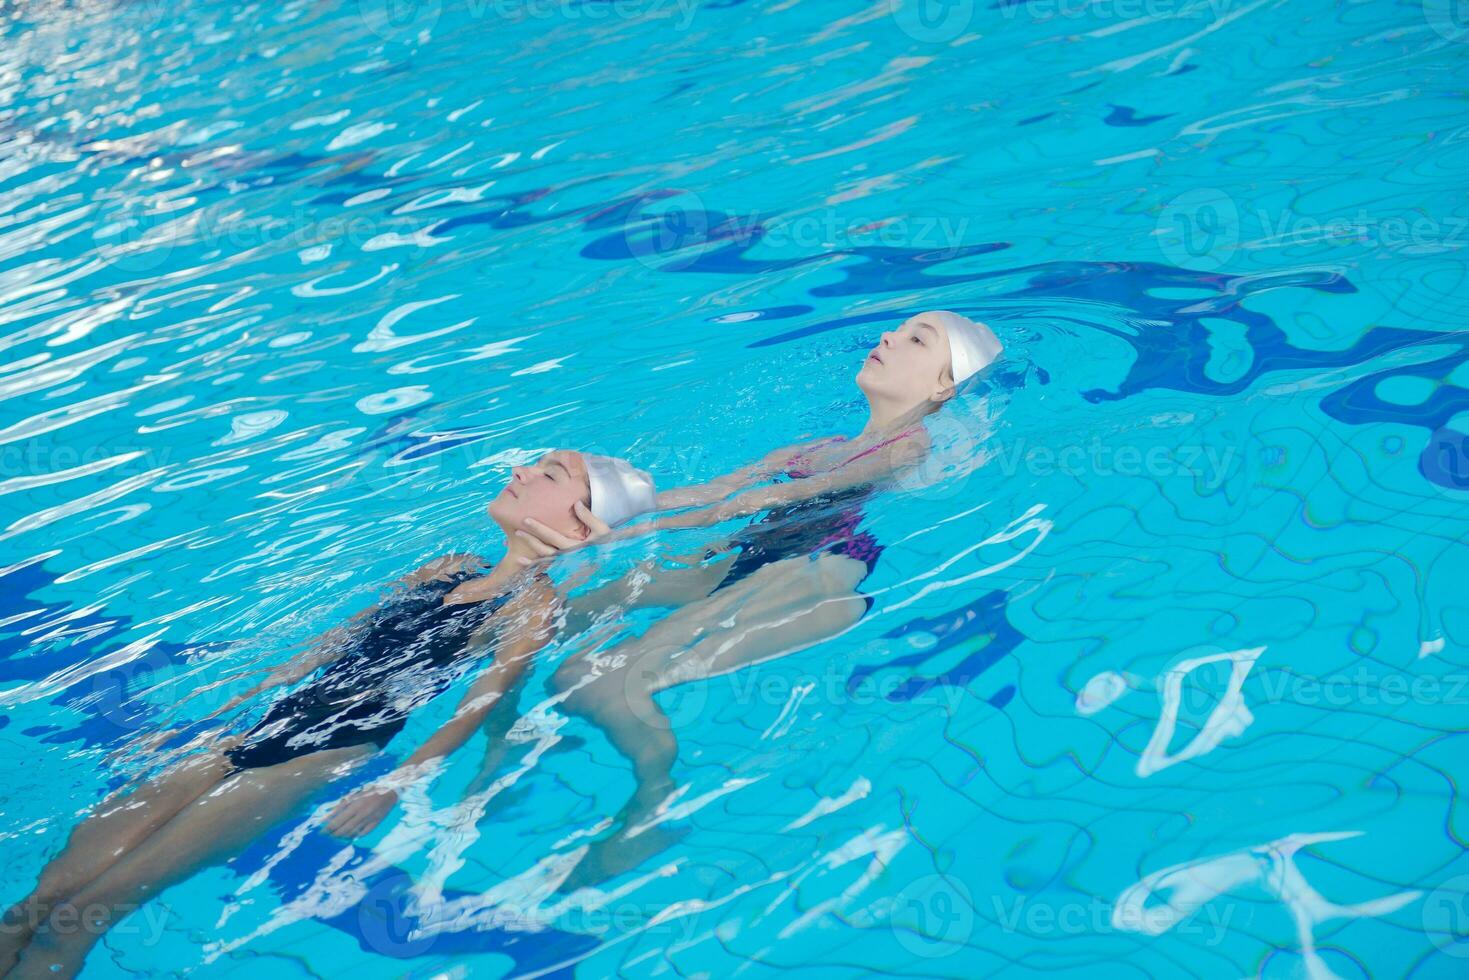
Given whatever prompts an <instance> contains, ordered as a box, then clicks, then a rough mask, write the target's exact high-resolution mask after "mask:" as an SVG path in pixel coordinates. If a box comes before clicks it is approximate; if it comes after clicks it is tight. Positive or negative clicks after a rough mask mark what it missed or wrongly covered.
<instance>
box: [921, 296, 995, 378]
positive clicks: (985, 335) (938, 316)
mask: <svg viewBox="0 0 1469 980" xmlns="http://www.w3.org/2000/svg"><path fill="white" fill-rule="evenodd" d="M919 315H920V316H921V317H923V319H925V320H928V321H930V322H932V323H935V324H938V325H939V326H942V327H943V328H944V333H946V334H948V335H949V359H950V368H949V369H950V371H951V372H952V373H953V375H954V384H955V386H958V385H960V384H963V383H964V382H965V381H968V380H969V379H970V378H972V377H974V375H976V374H978V373H979V372H980V371H983V370H984V369H985V368H987V367H989V366H990V365H991V364H993V363H994V362H995V359H996V358H997V357H999V356H1000V351H1001V350H1003V349H1004V348H1003V347H1002V346H1001V344H1000V338H999V337H996V336H995V332H994V331H993V330H991V329H990V328H989V327H987V326H985V325H984V324H982V323H975V322H974V321H973V320H971V319H969V318H968V317H967V316H960V315H959V314H958V313H951V312H949V311H948V310H933V311H931V312H928V313H922V314H919Z"/></svg>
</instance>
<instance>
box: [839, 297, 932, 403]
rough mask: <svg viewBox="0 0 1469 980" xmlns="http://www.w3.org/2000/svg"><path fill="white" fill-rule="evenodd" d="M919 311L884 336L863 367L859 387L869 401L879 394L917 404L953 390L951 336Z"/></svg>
mask: <svg viewBox="0 0 1469 980" xmlns="http://www.w3.org/2000/svg"><path fill="white" fill-rule="evenodd" d="M926 316H927V314H924V313H920V314H918V315H917V316H915V317H912V318H911V319H909V320H907V321H906V322H905V323H903V325H902V326H900V327H898V329H896V330H889V331H888V332H887V333H884V334H883V335H882V339H881V340H880V341H878V344H877V346H876V347H874V348H873V349H872V353H870V354H868V355H867V361H866V362H865V363H864V364H863V365H862V370H860V371H858V372H857V387H859V388H861V389H862V392H863V393H864V394H865V395H867V398H868V400H869V401H871V400H872V399H873V398H874V397H880V398H883V399H886V400H889V401H896V402H899V403H900V404H905V405H909V406H912V407H916V406H918V405H921V404H923V403H924V402H941V401H945V400H946V399H948V398H949V396H951V395H953V393H954V376H953V373H952V367H951V364H952V360H951V358H950V355H949V335H948V334H947V333H946V332H945V331H944V327H943V324H941V323H939V322H937V321H930V320H927V319H925V317H926Z"/></svg>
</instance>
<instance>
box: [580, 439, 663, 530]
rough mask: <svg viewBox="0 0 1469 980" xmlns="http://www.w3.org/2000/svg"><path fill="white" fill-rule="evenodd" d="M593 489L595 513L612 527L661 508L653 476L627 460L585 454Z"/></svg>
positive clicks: (588, 475) (589, 484) (589, 479)
mask: <svg viewBox="0 0 1469 980" xmlns="http://www.w3.org/2000/svg"><path fill="white" fill-rule="evenodd" d="M581 460H582V464H583V465H585V466H586V468H587V485H588V486H589V487H590V488H591V497H592V500H591V508H592V513H593V514H596V515H597V516H598V517H600V518H602V520H604V521H606V522H607V523H608V524H610V525H612V526H614V527H615V526H617V525H618V524H621V523H622V522H623V521H627V520H631V519H632V518H634V517H637V516H638V515H639V514H646V513H647V512H648V511H650V510H657V509H658V503H657V501H658V494H657V491H656V490H655V489H654V487H653V477H652V476H651V475H649V473H648V471H647V470H640V469H638V468H637V467H636V466H633V465H632V464H631V463H629V462H628V461H627V460H625V459H616V458H615V457H612V456H598V455H597V454H595V453H582V454H581Z"/></svg>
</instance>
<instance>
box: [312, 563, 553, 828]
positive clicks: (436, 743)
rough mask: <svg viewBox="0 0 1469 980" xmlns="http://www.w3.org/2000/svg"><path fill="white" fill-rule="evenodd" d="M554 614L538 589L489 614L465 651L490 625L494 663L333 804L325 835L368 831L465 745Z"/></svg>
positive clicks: (545, 637) (511, 684) (515, 678)
mask: <svg viewBox="0 0 1469 980" xmlns="http://www.w3.org/2000/svg"><path fill="white" fill-rule="evenodd" d="M555 612H556V602H555V594H554V593H553V592H552V591H551V590H550V589H543V588H539V587H538V588H535V589H533V590H532V591H531V593H530V594H528V595H523V596H519V597H517V598H516V599H515V600H512V601H511V602H510V603H509V604H507V605H506V607H505V608H504V609H502V610H501V611H500V613H498V614H497V615H496V616H492V617H491V620H490V622H489V623H486V624H485V627H482V628H481V629H480V630H479V631H478V632H476V634H475V636H474V637H473V638H471V641H470V642H471V647H472V648H473V647H483V646H484V645H485V644H487V643H489V642H491V636H490V631H491V630H492V629H496V627H495V626H494V625H493V624H494V623H495V622H496V621H498V622H499V623H500V624H501V628H503V629H504V630H506V633H505V634H502V635H504V637H505V638H504V639H503V640H502V641H501V642H500V646H499V650H498V651H497V652H496V654H495V661H494V663H493V664H492V665H491V666H490V668H489V669H488V670H486V671H485V672H484V673H483V674H481V675H480V676H479V677H478V678H477V679H476V680H475V682H474V683H473V684H472V685H470V688H469V690H468V691H467V692H465V695H464V697H463V699H462V700H460V702H459V707H458V708H456V709H455V711H454V715H453V717H451V718H450V719H449V720H448V721H447V722H445V723H444V724H443V726H442V727H440V728H439V730H438V731H437V732H435V733H434V734H433V735H432V736H431V737H430V738H429V739H428V741H426V742H424V743H423V745H421V746H420V747H419V748H418V751H416V752H414V753H413V754H412V755H410V756H409V757H408V758H407V759H406V760H404V762H403V763H402V765H400V766H398V767H397V768H396V769H394V770H393V771H392V772H391V773H389V774H388V775H387V776H386V777H384V778H383V779H382V780H379V781H378V782H377V783H375V784H374V785H371V786H367V787H364V788H363V789H360V790H358V791H357V792H355V793H353V794H352V795H350V796H348V797H347V798H346V799H344V800H342V802H341V803H338V804H337V806H336V808H335V809H334V810H332V814H331V816H330V817H329V818H328V820H327V824H326V831H327V833H329V834H335V835H336V836H338V837H349V838H350V837H359V836H361V835H363V834H367V833H371V832H372V830H373V829H374V828H375V827H377V825H378V824H379V823H381V822H382V819H383V817H385V816H387V815H388V813H389V812H390V811H391V810H392V809H393V806H394V805H395V804H396V803H397V802H398V793H399V791H400V790H402V789H403V788H404V787H406V786H408V785H410V784H412V783H414V782H416V781H418V780H419V779H423V778H425V777H428V776H432V775H434V774H435V773H436V772H437V771H438V769H439V767H440V763H441V760H443V759H444V758H446V757H448V756H449V755H451V754H453V752H454V751H455V750H456V749H458V748H459V747H460V746H461V745H463V744H464V743H465V742H467V741H469V738H470V736H471V735H473V734H474V733H475V731H476V730H478V728H479V727H480V725H481V724H482V723H483V722H484V720H485V716H486V715H488V714H489V712H490V709H492V708H493V707H494V706H495V705H496V704H497V703H498V702H499V701H500V699H501V698H503V697H505V695H506V693H507V692H508V691H511V690H513V689H514V688H515V685H516V684H517V683H518V682H519V681H520V678H521V677H522V676H523V675H524V673H525V669H526V667H528V666H529V665H530V662H531V660H532V658H533V657H534V656H535V654H536V652H537V651H538V650H540V649H541V648H542V647H543V646H545V645H546V644H547V643H548V642H549V641H550V639H551V637H552V635H553V634H554V633H555ZM496 631H497V632H498V630H496Z"/></svg>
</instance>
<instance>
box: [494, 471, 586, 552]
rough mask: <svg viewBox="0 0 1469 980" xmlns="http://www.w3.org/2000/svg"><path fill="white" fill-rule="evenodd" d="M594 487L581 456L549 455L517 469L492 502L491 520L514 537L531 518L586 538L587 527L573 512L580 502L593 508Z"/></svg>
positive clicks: (573, 535) (571, 534)
mask: <svg viewBox="0 0 1469 980" xmlns="http://www.w3.org/2000/svg"><path fill="white" fill-rule="evenodd" d="M591 497H592V491H591V485H590V484H589V483H588V482H587V468H586V465H585V464H584V463H583V462H582V458H581V453H577V452H573V451H571V450H569V449H558V450H556V451H555V452H549V453H547V454H546V455H544V456H542V457H541V458H540V459H538V460H536V462H535V465H533V466H516V467H514V468H512V469H511V471H510V481H509V482H508V483H506V484H505V489H503V490H501V491H500V494H499V496H497V497H496V498H495V499H494V500H492V501H490V506H489V514H490V518H491V519H492V520H493V521H494V522H495V523H496V524H498V525H500V527H501V528H502V529H503V530H504V531H505V533H506V534H507V535H513V534H514V533H515V532H516V531H518V530H520V529H521V527H522V522H523V521H524V520H525V519H526V518H527V517H534V518H535V519H536V520H538V521H540V522H541V523H542V524H545V525H546V526H547V527H550V528H554V529H555V530H557V531H560V532H561V533H562V534H566V535H570V536H571V537H575V538H582V537H586V535H587V526H586V525H585V524H583V523H582V522H581V518H579V517H577V516H576V511H575V510H574V509H573V507H574V506H575V504H576V503H577V501H580V502H581V503H583V504H586V505H587V506H591Z"/></svg>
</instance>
